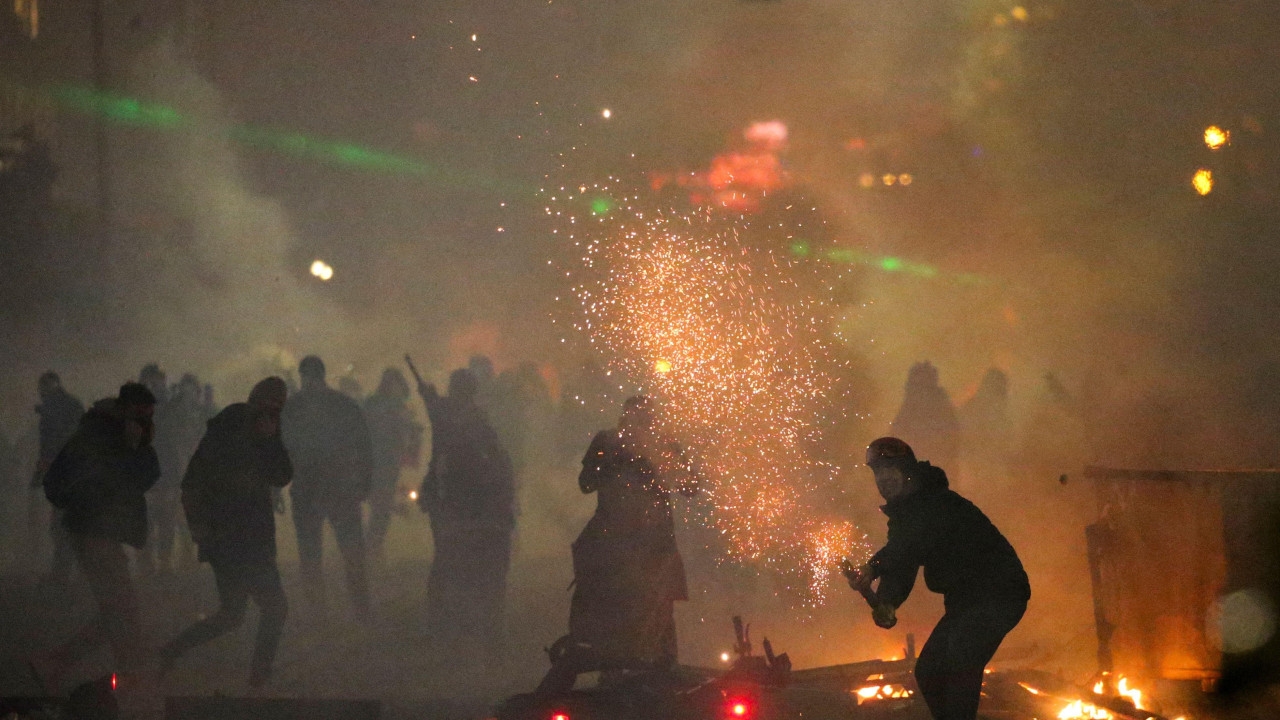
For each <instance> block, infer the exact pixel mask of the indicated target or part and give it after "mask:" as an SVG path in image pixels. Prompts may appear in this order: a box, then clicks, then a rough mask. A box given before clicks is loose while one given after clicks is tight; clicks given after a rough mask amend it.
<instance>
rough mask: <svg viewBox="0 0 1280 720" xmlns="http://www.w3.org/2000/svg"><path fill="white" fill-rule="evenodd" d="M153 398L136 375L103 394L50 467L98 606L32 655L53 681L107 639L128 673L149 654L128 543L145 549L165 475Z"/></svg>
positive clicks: (50, 480) (47, 484)
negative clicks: (66, 635) (56, 643)
mask: <svg viewBox="0 0 1280 720" xmlns="http://www.w3.org/2000/svg"><path fill="white" fill-rule="evenodd" d="M155 402H156V398H155V396H154V395H152V394H151V391H150V390H148V389H147V388H146V387H144V386H142V385H139V384H137V383H127V384H125V385H123V386H121V388H120V394H119V395H118V396H117V397H115V398H111V399H108V400H100V401H98V402H97V403H95V404H94V406H93V408H91V409H90V410H89V412H87V413H85V415H84V417H83V418H82V419H81V420H80V425H79V427H77V428H76V432H75V434H74V435H72V437H71V439H70V440H69V441H67V444H66V446H64V447H63V448H62V451H61V452H59V453H58V456H57V458H56V459H55V460H54V461H53V464H52V465H51V466H50V467H49V472H48V473H47V474H46V475H45V478H44V491H45V495H46V496H47V497H48V498H49V501H50V502H52V503H53V504H54V506H55V507H57V508H60V509H61V510H63V513H64V515H63V518H64V522H65V524H66V527H67V530H68V531H69V532H70V533H71V547H72V550H73V551H74V552H75V556H76V560H77V561H78V562H79V565H80V571H81V572H82V573H83V574H84V576H85V578H86V579H87V580H88V582H89V587H90V589H91V590H92V591H93V595H94V599H95V600H97V603H98V610H99V615H98V617H97V618H96V619H95V620H94V621H93V622H91V623H89V624H88V625H85V626H84V627H83V628H81V630H80V631H79V632H78V633H77V634H76V635H75V636H74V637H73V638H72V639H71V640H69V641H67V642H66V643H65V644H63V645H62V646H61V647H59V648H58V649H56V650H55V651H53V652H52V653H51V654H50V655H49V656H48V657H47V658H42V661H41V662H36V663H34V664H35V666H36V668H37V670H38V671H39V674H40V675H41V677H42V679H43V680H44V682H45V685H46V687H49V688H50V689H56V685H57V681H58V679H59V678H60V677H61V674H62V672H63V671H65V670H66V669H68V668H69V667H70V666H71V665H72V664H73V663H75V662H76V661H77V660H79V659H80V658H81V657H82V656H84V655H85V654H86V653H87V652H89V651H90V650H92V649H93V647H94V646H96V645H98V644H101V643H102V642H103V641H107V642H109V643H110V645H111V649H112V652H113V653H114V655H115V660H116V662H117V663H119V666H120V670H121V673H122V674H128V675H133V676H136V673H137V672H138V671H139V670H140V666H141V664H142V662H143V660H144V654H145V650H144V645H143V643H142V640H141V627H140V623H139V619H138V597H137V593H136V592H135V591H134V587H133V579H132V578H131V577H130V575H129V559H128V557H127V556H126V555H125V551H124V546H125V545H132V546H133V547H135V548H139V549H141V548H142V547H144V545H145V544H146V541H147V499H146V495H145V493H146V492H147V490H149V489H150V488H151V486H152V485H154V484H155V483H156V480H157V479H158V478H159V477H160V465H159V462H158V461H157V460H156V453H155V450H153V449H152V447H151V433H152V424H151V416H152V413H153V412H154V411H155Z"/></svg>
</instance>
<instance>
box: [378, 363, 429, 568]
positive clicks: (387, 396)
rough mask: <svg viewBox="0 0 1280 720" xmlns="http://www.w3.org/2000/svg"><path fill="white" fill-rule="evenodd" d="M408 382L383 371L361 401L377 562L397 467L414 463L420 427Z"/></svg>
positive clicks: (395, 489) (396, 487)
mask: <svg viewBox="0 0 1280 720" xmlns="http://www.w3.org/2000/svg"><path fill="white" fill-rule="evenodd" d="M408 400H409V383H408V381H407V380H405V379H404V374H403V373H401V372H400V371H399V370H397V369H396V368H387V369H385V370H383V371H382V380H381V381H380V382H379V383H378V389H377V391H375V392H374V393H373V394H372V395H370V396H369V398H368V399H367V400H365V401H364V417H365V421H366V422H367V423H368V424H369V437H370V439H371V440H372V443H373V486H372V487H371V488H370V489H369V536H368V537H369V550H370V553H371V554H372V555H373V557H374V559H375V560H376V561H381V559H382V557H383V543H384V542H385V541H386V538H387V527H388V526H389V525H390V524H391V511H392V510H394V509H395V505H396V498H397V497H399V494H400V493H399V489H400V468H401V467H403V466H406V465H412V464H414V463H416V462H417V459H418V453H419V452H421V450H422V441H421V438H422V426H421V425H418V424H417V423H415V422H414V421H413V415H412V414H411V413H410V412H409V406H408V404H407V403H408Z"/></svg>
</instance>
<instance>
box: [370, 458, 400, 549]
mask: <svg viewBox="0 0 1280 720" xmlns="http://www.w3.org/2000/svg"><path fill="white" fill-rule="evenodd" d="M395 470H396V469H395V468H392V469H390V470H388V469H386V468H382V469H379V470H377V471H375V472H374V475H373V488H372V489H371V490H370V491H369V543H368V545H369V554H370V555H372V556H373V557H380V556H381V555H382V544H383V543H384V542H385V541H386V539H387V529H388V528H389V527H390V526H391V511H392V510H394V509H395V503H396V489H397V488H396V481H397V479H398V478H397V475H398V473H397V472H396V471H395Z"/></svg>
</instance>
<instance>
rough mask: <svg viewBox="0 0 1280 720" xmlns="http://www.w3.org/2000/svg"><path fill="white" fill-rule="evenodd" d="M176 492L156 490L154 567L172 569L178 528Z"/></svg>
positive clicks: (166, 570) (163, 569)
mask: <svg viewBox="0 0 1280 720" xmlns="http://www.w3.org/2000/svg"><path fill="white" fill-rule="evenodd" d="M179 501H180V498H179V495H178V492H177V491H176V490H171V489H168V488H166V489H163V490H158V491H156V503H155V511H156V534H155V548H156V569H157V570H159V571H160V572H162V573H164V572H171V571H172V570H173V543H174V538H175V537H176V533H177V529H178V503H179Z"/></svg>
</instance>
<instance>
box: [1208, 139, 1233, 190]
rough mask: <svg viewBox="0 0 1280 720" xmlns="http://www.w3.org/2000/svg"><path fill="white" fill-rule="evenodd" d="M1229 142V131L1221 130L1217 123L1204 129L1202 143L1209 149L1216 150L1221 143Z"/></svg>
mask: <svg viewBox="0 0 1280 720" xmlns="http://www.w3.org/2000/svg"><path fill="white" fill-rule="evenodd" d="M1230 142H1231V133H1230V132H1228V131H1226V130H1223V129H1222V128H1220V127H1218V126H1217V125H1210V126H1209V127H1207V128H1205V129H1204V144H1205V145H1206V146H1208V148H1209V149H1210V150H1218V149H1220V148H1221V147H1222V146H1223V145H1226V144H1228V143H1230ZM1201 194H1203V193H1201Z"/></svg>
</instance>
